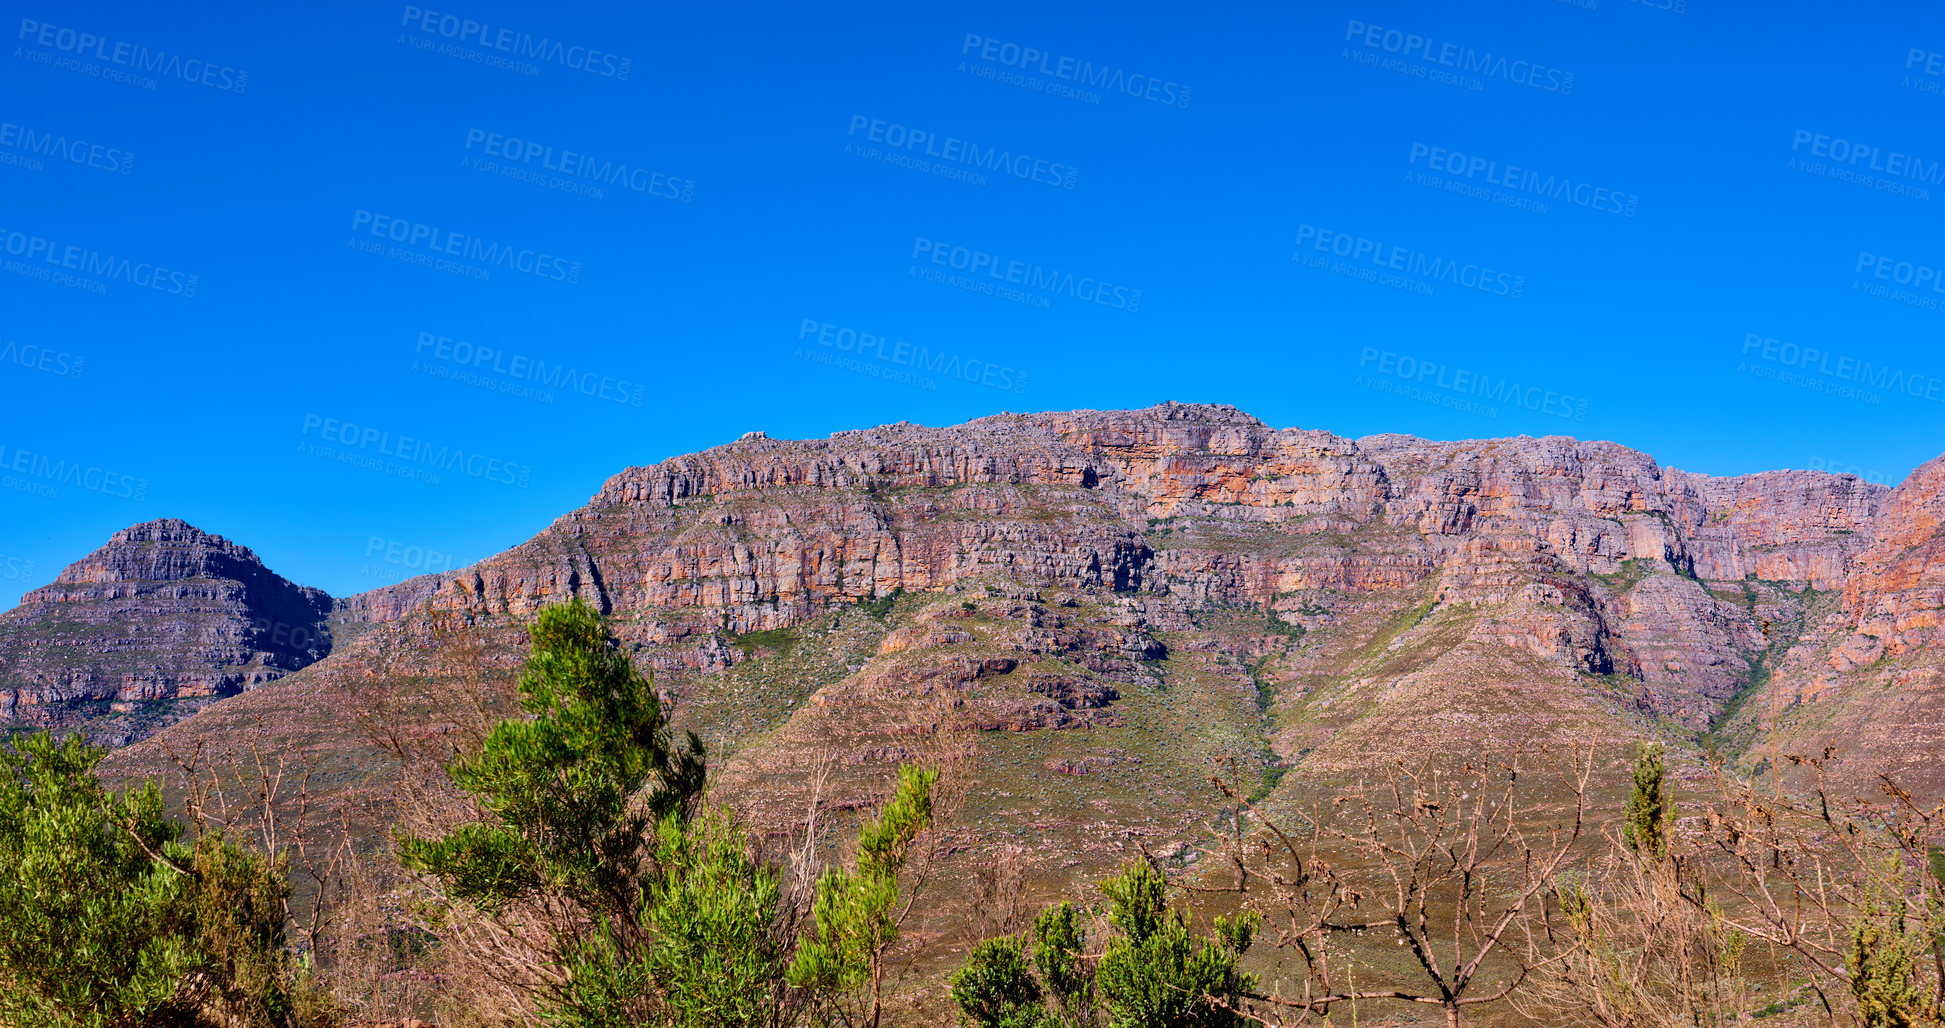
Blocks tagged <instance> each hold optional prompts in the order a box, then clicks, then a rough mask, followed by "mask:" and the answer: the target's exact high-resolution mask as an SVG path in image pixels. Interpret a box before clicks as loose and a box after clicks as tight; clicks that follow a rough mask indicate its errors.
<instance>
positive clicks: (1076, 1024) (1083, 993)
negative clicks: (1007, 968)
mask: <svg viewBox="0 0 1945 1028" xmlns="http://www.w3.org/2000/svg"><path fill="white" fill-rule="evenodd" d="M1086 952H1087V933H1086V931H1085V930H1084V929H1082V927H1081V915H1080V911H1078V910H1076V909H1074V905H1073V904H1072V903H1067V902H1062V903H1061V904H1060V905H1059V906H1053V907H1048V908H1047V909H1045V910H1043V911H1041V912H1040V916H1039V917H1036V918H1034V919H1033V969H1034V970H1035V971H1037V972H1039V974H1040V982H1041V984H1042V985H1043V986H1044V987H1045V989H1046V992H1047V993H1048V994H1049V995H1051V996H1052V997H1053V999H1054V1003H1055V1004H1056V1006H1057V1014H1058V1021H1059V1023H1060V1024H1063V1025H1066V1026H1067V1028H1087V1026H1089V1025H1092V1024H1093V1023H1094V969H1093V968H1092V967H1090V966H1089V965H1088V964H1087V962H1086V961H1085V960H1083V959H1082V954H1084V953H1086Z"/></svg>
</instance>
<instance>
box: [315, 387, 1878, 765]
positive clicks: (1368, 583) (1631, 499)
mask: <svg viewBox="0 0 1945 1028" xmlns="http://www.w3.org/2000/svg"><path fill="white" fill-rule="evenodd" d="M1884 493H1885V489H1884V488H1883V487H1882V486H1876V485H1871V484H1869V483H1865V482H1863V481H1861V480H1859V479H1857V478H1855V477H1851V476H1839V475H1830V474H1825V473H1822V472H1810V471H1788V472H1770V473H1765V474H1761V475H1752V476H1743V477H1737V478H1711V477H1708V476H1702V475H1693V474H1687V473H1684V472H1681V471H1677V470H1674V469H1663V468H1661V467H1659V466H1658V465H1656V464H1655V462H1654V461H1653V460H1652V459H1651V458H1649V457H1648V456H1647V455H1645V454H1642V453H1639V452H1636V451H1633V450H1629V449H1627V448H1625V447H1621V446H1617V445H1614V444H1612V443H1599V442H1593V443H1589V442H1580V441H1576V440H1572V439H1565V438H1557V437H1550V438H1545V439H1530V438H1520V439H1506V440H1486V441H1472V442H1457V443H1439V442H1430V441H1427V440H1421V439H1414V438H1410V437H1404V436H1375V437H1371V438H1368V439H1362V440H1356V441H1353V440H1349V439H1345V438H1342V437H1339V436H1334V435H1331V434H1329V433H1326V432H1316V431H1304V430H1295V429H1289V430H1282V431H1278V430H1273V429H1271V428H1269V427H1268V426H1266V425H1264V424H1262V423H1261V422H1259V421H1257V420H1256V419H1254V418H1251V417H1249V416H1248V415H1246V414H1243V413H1242V412H1240V411H1237V410H1235V409H1234V408H1227V407H1210V406H1191V405H1179V404H1177V405H1167V406H1164V407H1160V408H1154V409H1151V410H1146V411H1129V412H1092V411H1078V412H1070V413H1060V414H1045V415H1002V416H999V417H995V418H986V419H982V420H980V421H976V422H972V423H970V424H967V425H962V426H956V427H952V428H945V429H932V428H922V427H918V426H913V425H902V424H901V425H891V426H885V427H883V428H879V429H874V430H870V431H866V432H846V433H839V434H838V435H835V436H833V437H832V438H830V439H828V440H809V441H802V442H789V441H781V440H769V439H763V438H750V439H745V440H742V441H739V442H737V443H734V444H731V445H728V446H723V447H718V448H716V449H713V450H709V451H706V452H704V453H700V454H695V455H691V456H687V457H681V458H676V459H674V460H671V461H667V462H664V463H662V464H658V465H653V466H649V467H642V468H633V469H630V470H628V471H625V472H623V473H621V474H619V475H616V476H615V477H614V478H613V479H610V480H609V482H608V483H607V484H606V485H605V486H604V487H603V488H602V490H601V492H600V493H599V494H598V495H597V496H595V497H594V499H593V500H592V501H591V502H590V503H589V505H588V506H587V507H585V508H583V509H581V510H579V511H575V512H573V513H571V514H569V515H567V516H565V517H563V518H562V519H561V520H560V521H558V522H557V523H556V524H555V525H554V526H553V527H552V528H551V529H549V530H548V531H547V532H545V533H543V534H542V535H540V536H538V537H536V538H535V539H534V540H532V541H530V542H528V543H526V544H524V545H522V546H520V547H516V548H515V549H513V550H511V551H508V552H507V553H505V554H501V555H499V556H497V557H494V558H491V559H489V560H487V561H484V562H482V563H481V564H479V565H477V566H475V567H472V568H468V569H464V570H463V571H460V572H457V573H454V574H450V575H444V576H437V577H429V578H422V579H415V580H413V581H411V582H407V583H401V584H400V585H398V586H394V587H390V588H388V589H381V590H376V591H374V592H373V593H368V594H365V595H364V596H362V597H359V598H356V599H354V600H353V601H351V605H352V607H353V609H354V610H356V611H357V612H358V613H359V614H360V616H363V617H368V618H371V619H374V620H390V619H393V618H396V617H398V616H401V615H402V614H403V612H405V611H408V610H412V609H415V608H417V607H418V606H419V605H420V604H421V603H430V604H431V606H432V607H433V608H435V609H444V610H452V611H466V612H474V613H490V614H503V615H509V616H513V617H520V616H523V615H525V614H527V613H529V612H531V611H532V610H533V609H534V608H535V607H536V606H538V605H540V604H543V603H547V602H552V601H554V600H556V599H558V598H561V597H564V596H568V595H581V596H585V597H587V598H589V599H590V600H591V601H592V602H594V603H595V604H597V605H598V606H599V607H600V608H601V609H603V610H604V611H607V612H609V613H610V614H613V615H616V616H618V617H619V618H620V619H621V620H623V621H625V622H631V623H634V624H635V625H636V627H637V631H638V633H639V638H640V639H641V640H642V641H644V642H646V643H651V644H659V645H661V646H664V647H669V649H667V650H666V651H663V652H658V654H657V657H656V659H658V660H660V661H662V662H663V663H665V664H667V665H669V666H672V667H673V666H677V665H684V666H691V667H718V666H720V665H721V663H722V659H721V657H720V653H719V651H720V647H719V646H717V645H714V644H712V642H711V640H713V639H714V637H715V635H716V634H717V633H719V631H720V630H722V629H727V630H728V631H730V632H732V633H734V632H750V631H761V630H773V629H782V628H788V627H790V626H793V625H797V624H801V623H804V622H805V621H808V620H811V619H814V618H815V617H817V616H818V615H819V614H820V613H821V612H822V611H823V610H825V609H826V608H827V607H828V606H829V605H831V604H833V603H840V604H842V603H851V602H855V601H858V600H866V599H870V598H872V597H880V596H886V595H890V594H893V593H895V592H898V591H901V590H902V591H939V590H945V589H950V588H954V587H957V586H962V585H964V584H967V583H971V582H975V581H979V580H982V579H986V578H990V577H993V576H996V575H997V576H1001V577H1004V578H1006V579H1008V580H1010V581H1017V582H1020V583H1022V584H1024V585H1027V586H1030V587H1033V588H1051V589H1068V590H1075V591H1078V592H1083V593H1089V594H1095V595H1126V596H1139V597H1144V598H1145V603H1146V607H1145V609H1146V610H1147V612H1148V613H1147V614H1145V615H1144V617H1145V618H1146V620H1144V621H1143V623H1142V625H1141V626H1140V627H1143V628H1154V627H1157V626H1160V625H1171V624H1172V625H1183V624H1187V623H1189V622H1190V621H1191V620H1192V617H1191V612H1193V611H1194V610H1196V609H1199V608H1203V607H1210V606H1220V607H1233V606H1249V607H1257V608H1263V609H1266V610H1271V609H1273V610H1277V611H1279V612H1281V613H1282V614H1284V615H1288V616H1291V617H1293V618H1298V619H1300V618H1301V616H1302V615H1300V614H1298V613H1296V612H1298V611H1301V610H1305V609H1312V608H1322V609H1330V608H1332V607H1334V606H1336V605H1339V604H1342V603H1344V602H1346V601H1347V600H1348V599H1349V598H1352V597H1360V596H1389V595H1392V594H1396V593H1400V592H1411V591H1413V590H1420V589H1422V590H1426V591H1427V592H1426V598H1427V599H1428V600H1429V602H1430V603H1432V604H1433V605H1434V607H1436V608H1439V609H1446V608H1455V607H1464V608H1466V609H1469V610H1475V611H1486V610H1489V611H1490V612H1491V616H1490V617H1486V618H1483V619H1481V620H1480V621H1479V623H1478V624H1477V625H1476V626H1475V627H1474V628H1473V629H1472V630H1471V631H1472V633H1473V635H1474V636H1476V638H1477V639H1479V640H1481V641H1490V642H1493V643H1496V644H1498V645H1501V646H1504V647H1508V648H1511V649H1513V650H1519V651H1524V652H1526V653H1529V654H1531V655H1533V656H1535V657H1537V658H1539V659H1542V660H1544V661H1547V662H1550V663H1552V664H1555V665H1557V666H1558V667H1560V668H1562V669H1565V670H1567V671H1569V672H1571V673H1576V674H1582V675H1597V676H1599V675H1611V676H1618V679H1620V680H1625V682H1624V684H1623V685H1622V686H1621V687H1622V688H1624V689H1628V690H1632V699H1631V702H1633V703H1634V704H1635V705H1636V706H1637V707H1638V708H1639V709H1641V710H1644V711H1647V712H1650V713H1654V714H1658V715H1665V716H1669V717H1673V718H1675V719H1677V720H1679V721H1681V722H1683V723H1686V724H1688V725H1690V726H1691V727H1695V728H1703V727H1706V726H1707V725H1708V724H1709V722H1710V721H1711V720H1712V719H1713V718H1714V717H1716V716H1717V715H1719V714H1720V713H1721V711H1722V708H1723V706H1724V705H1725V704H1726V703H1727V702H1728V701H1729V700H1730V699H1731V698H1732V697H1733V696H1734V695H1735V694H1736V693H1737V691H1738V690H1739V689H1741V688H1743V687H1745V686H1746V685H1748V683H1749V681H1750V678H1751V675H1752V658H1753V656H1754V655H1755V654H1758V653H1761V652H1763V651H1764V650H1765V648H1766V645H1767V644H1766V641H1765V637H1764V634H1763V629H1762V625H1763V623H1764V621H1765V619H1766V618H1767V619H1768V620H1769V621H1771V622H1772V623H1774V622H1775V621H1776V620H1777V619H1778V618H1784V619H1787V618H1788V617H1789V616H1791V615H1790V613H1789V611H1790V610H1794V608H1795V605H1796V598H1797V597H1798V596H1800V594H1801V593H1802V592H1803V591H1804V590H1814V589H1824V590H1828V589H1833V588H1837V587H1839V586H1841V585H1842V583H1843V582H1845V581H1846V579H1847V577H1848V575H1849V571H1850V568H1851V566H1852V564H1853V563H1854V562H1855V561H1856V560H1857V559H1858V557H1859V555H1860V554H1861V553H1862V552H1863V551H1864V549H1865V547H1866V546H1867V545H1868V543H1869V541H1870V539H1871V535H1870V526H1871V524H1872V520H1873V518H1874V517H1875V516H1876V513H1877V510H1878V507H1879V505H1880V503H1881V502H1882V501H1883V497H1884ZM1785 608H1788V609H1785Z"/></svg>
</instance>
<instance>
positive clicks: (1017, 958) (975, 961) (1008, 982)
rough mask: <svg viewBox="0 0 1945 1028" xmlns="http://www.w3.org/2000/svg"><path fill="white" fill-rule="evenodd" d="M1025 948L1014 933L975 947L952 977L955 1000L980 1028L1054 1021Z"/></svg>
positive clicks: (1020, 1027)
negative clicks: (1042, 996) (1024, 950)
mask: <svg viewBox="0 0 1945 1028" xmlns="http://www.w3.org/2000/svg"><path fill="white" fill-rule="evenodd" d="M1023 949H1024V940H1022V939H1020V938H1017V937H1015V936H1001V937H999V938H996V939H986V940H983V941H981V942H980V943H979V944H978V945H975V946H974V947H973V949H972V953H971V954H969V955H968V956H967V958H966V966H965V967H962V968H960V969H959V970H958V971H956V972H954V973H953V975H952V980H951V985H952V1000H953V1002H955V1003H957V1004H959V1010H960V1012H961V1013H963V1014H964V1015H965V1017H966V1020H968V1021H970V1022H972V1023H973V1024H975V1025H978V1026H979V1028H1040V1026H1042V1025H1046V1024H1047V1023H1048V1022H1049V1021H1050V1020H1051V1015H1050V1014H1049V1013H1048V1012H1047V1006H1046V1004H1045V1003H1044V1002H1042V1001H1041V996H1040V983H1038V982H1036V981H1034V980H1033V971H1032V968H1031V967H1030V965H1029V964H1028V963H1027V958H1026V954H1025V953H1024V952H1023Z"/></svg>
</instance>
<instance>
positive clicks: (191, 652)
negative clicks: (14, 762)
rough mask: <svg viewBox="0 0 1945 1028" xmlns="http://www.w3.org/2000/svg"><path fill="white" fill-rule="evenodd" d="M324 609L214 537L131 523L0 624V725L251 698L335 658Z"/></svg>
mask: <svg viewBox="0 0 1945 1028" xmlns="http://www.w3.org/2000/svg"><path fill="white" fill-rule="evenodd" d="M330 610H331V598H330V597H329V596H327V595H326V594H325V593H323V592H322V591H320V590H317V589H308V588H303V587H300V586H297V585H293V584H291V583H290V582H288V581H286V580H284V579H283V578H280V577H278V576H277V575H276V574H275V573H273V572H271V571H270V570H268V569H267V568H265V567H264V566H263V564H262V563H260V562H259V561H258V560H257V557H256V555H255V554H254V553H251V552H250V550H249V549H247V548H245V547H242V546H238V545H236V544H234V543H231V542H229V541H227V540H225V539H223V538H222V537H221V536H214V535H209V534H207V533H205V532H203V531H201V530H199V529H197V528H195V527H194V526H192V525H190V524H188V523H187V522H184V521H180V520H176V519H164V520H160V521H151V522H148V523H146V524H141V525H136V526H134V527H132V528H128V529H124V530H122V531H120V532H116V533H115V534H114V536H113V537H112V538H111V539H109V540H108V543H107V544H106V545H104V546H103V547H102V548H101V549H99V550H96V551H95V552H93V553H91V554H89V555H88V556H86V557H84V558H82V559H81V560H79V561H76V562H75V563H74V564H72V565H70V566H69V567H68V568H67V570H65V571H63V572H61V574H60V575H59V576H58V577H57V578H55V580H54V581H53V583H52V584H50V585H47V586H44V587H42V588H39V589H36V590H34V591H33V592H30V593H28V594H27V595H26V596H25V597H24V598H23V599H22V600H21V603H20V605H19V606H17V607H15V608H14V609H13V610H10V611H8V612H6V613H5V614H0V719H14V720H17V721H20V722H25V723H27V724H38V725H62V724H67V723H70V722H71V721H73V720H74V719H75V717H77V716H79V715H80V714H81V713H84V711H82V710H81V709H80V707H79V706H78V705H86V704H89V703H94V704H96V705H102V704H112V705H114V706H115V707H117V708H119V709H120V710H121V711H123V712H133V711H135V710H137V709H139V708H140V707H141V705H143V704H146V703H152V702H154V701H169V700H177V699H185V698H201V697H217V696H224V695H229V694H232V693H235V692H238V691H241V690H244V689H249V688H253V687H255V686H258V685H262V684H264V683H266V682H270V681H274V680H276V679H278V678H280V677H282V676H284V675H286V674H289V673H290V672H292V671H296V670H298V669H299V668H302V667H304V666H306V665H308V664H311V663H313V662H315V661H317V660H319V659H321V658H322V657H324V655H325V654H327V653H329V652H330V648H331V641H330V634H329V631H328V629H327V628H326V627H325V619H326V618H327V617H328V615H329V614H330ZM111 734H113V733H111Z"/></svg>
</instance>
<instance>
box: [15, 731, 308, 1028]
mask: <svg viewBox="0 0 1945 1028" xmlns="http://www.w3.org/2000/svg"><path fill="white" fill-rule="evenodd" d="M106 755H107V751H106V750H104V749H100V748H97V747H93V746H89V745H88V744H87V743H86V741H85V740H83V739H82V738H81V737H79V736H70V737H69V738H68V739H67V740H66V741H65V742H57V741H55V740H54V739H53V738H52V737H50V736H48V735H45V734H40V735H29V736H15V737H14V739H13V745H12V748H11V750H10V751H0V1025H6V1026H8V1028H28V1026H32V1028H49V1026H53V1028H95V1026H109V1025H124V1024H145V1025H170V1024H184V1025H187V1024H194V1023H197V1022H198V1021H199V1020H202V1019H206V1018H207V1017H209V1016H211V1014H212V1011H214V1012H217V1013H219V1014H220V1016H221V1017H222V1018H223V1019H224V1020H226V1021H228V1022H229V1023H231V1024H243V1025H288V1024H291V1023H293V1022H294V1021H296V1020H299V1019H298V1018H297V1016H296V1015H297V1014H298V1013H299V1012H300V1010H299V1004H298V1000H304V999H314V997H311V996H309V994H308V993H307V992H306V990H305V989H304V983H303V981H302V979H301V976H300V975H299V974H298V973H297V969H296V968H295V966H294V962H293V960H292V958H291V955H290V954H289V953H288V951H287V950H286V949H285V947H284V929H285V925H286V921H287V912H286V902H285V901H286V899H287V897H288V895H289V888H290V886H289V879H288V877H287V875H286V871H285V865H284V862H283V861H282V860H272V859H270V858H267V857H266V856H264V855H263V854H261V853H256V852H252V851H250V850H247V849H245V848H243V847H241V846H238V845H236V844H235V843H232V842H230V841H229V840H227V839H225V838H224V837H223V836H222V835H221V834H219V833H209V834H206V835H204V836H202V837H201V838H199V839H197V840H195V842H194V844H193V845H192V844H191V843H188V842H186V841H184V840H183V838H182V828H181V826H180V825H178V824H177V823H176V822H174V821H172V820H170V819H169V818H168V817H166V816H165V815H164V814H163V805H162V794H161V790H160V789H159V788H157V786H156V784H155V783H154V782H153V781H149V782H145V783H143V784H142V785H141V786H140V787H138V788H135V789H131V790H127V791H123V792H111V791H109V790H107V789H105V788H103V787H102V785H101V782H100V780H99V779H98V778H97V777H96V776H95V767H96V766H97V765H98V764H99V763H100V762H101V759H102V758H103V757H105V756H106ZM303 1012H304V1013H307V1014H309V1015H312V1016H309V1017H306V1018H304V1020H314V1019H317V1018H320V1017H326V1016H328V1011H325V1010H323V1009H321V1008H319V1009H312V1008H310V1007H306V1008H304V1010H303Z"/></svg>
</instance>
